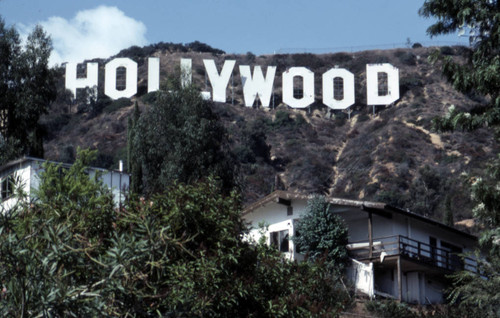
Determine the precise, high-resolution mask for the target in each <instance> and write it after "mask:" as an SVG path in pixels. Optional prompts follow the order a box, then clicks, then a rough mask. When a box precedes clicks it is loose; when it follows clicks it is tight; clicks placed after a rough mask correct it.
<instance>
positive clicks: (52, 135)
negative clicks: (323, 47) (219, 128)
mask: <svg viewBox="0 0 500 318" xmlns="http://www.w3.org/2000/svg"><path fill="white" fill-rule="evenodd" d="M198 47H200V45H199V46H198ZM195 49H196V48H191V49H187V48H186V47H184V46H176V45H173V44H168V45H167V44H161V45H160V44H159V45H153V46H148V47H145V48H138V47H133V48H130V49H128V50H124V51H122V52H120V54H118V56H128V57H130V58H132V59H134V60H136V61H137V62H138V64H139V65H140V66H139V80H138V94H137V95H136V96H135V97H133V98H132V99H119V100H116V101H111V100H109V99H107V98H106V97H101V98H99V99H98V101H97V102H96V103H94V104H90V105H89V104H87V103H86V102H85V100H84V99H79V100H76V101H71V99H70V98H69V95H68V94H67V93H65V91H64V87H63V83H64V77H63V70H60V77H59V89H58V90H59V94H58V99H57V101H56V102H55V103H53V104H52V107H51V110H50V111H49V114H48V115H47V116H45V117H43V119H42V123H43V126H44V127H45V131H46V139H45V153H46V157H47V158H49V159H53V160H61V161H71V160H73V159H74V152H75V149H76V148H77V147H78V146H80V147H84V148H93V149H97V150H98V159H97V161H96V162H95V165H98V166H103V167H108V168H112V167H115V168H116V167H117V162H118V160H119V159H126V145H127V138H126V137H127V119H128V118H129V116H131V114H132V111H133V104H134V102H137V103H138V105H139V108H140V109H141V111H143V110H145V109H146V108H148V107H150V105H152V104H153V103H154V102H155V99H156V94H155V93H149V94H148V93H146V92H147V86H146V85H147V82H146V78H147V63H145V62H144V61H145V60H144V59H145V58H147V57H149V56H158V57H160V58H161V73H160V74H161V76H165V75H167V74H177V72H178V67H179V66H178V65H179V60H180V58H181V57H182V58H191V59H192V60H193V83H194V85H196V86H197V87H199V88H200V89H201V90H210V85H209V84H208V83H207V80H206V78H205V77H206V76H205V70H204V68H203V63H202V59H207V58H208V59H213V60H215V62H216V64H217V65H218V67H219V68H220V67H221V66H222V63H223V61H224V60H227V59H235V60H236V61H237V65H241V64H244V65H262V66H268V65H275V66H277V73H276V74H277V76H276V78H275V85H274V92H273V96H272V99H271V107H270V108H263V107H261V106H259V105H258V103H256V104H255V105H254V106H253V107H245V106H244V101H243V93H242V92H243V89H242V85H241V79H240V76H239V72H237V71H236V70H235V71H234V73H233V74H234V78H233V80H232V81H230V84H229V87H228V90H227V92H228V102H227V103H215V104H214V105H213V111H214V112H215V113H216V114H217V116H218V117H219V118H220V120H221V122H222V123H223V125H224V126H225V128H226V129H227V131H228V132H229V137H230V147H231V150H232V151H233V152H234V154H235V155H236V157H237V159H238V161H239V163H240V168H241V169H240V172H241V174H242V178H241V180H242V181H241V185H242V189H243V199H244V201H245V202H251V201H254V200H256V199H258V198H260V197H262V196H264V195H266V194H268V193H270V192H271V191H273V190H274V189H287V190H289V191H301V192H306V193H320V194H327V195H331V196H336V197H344V198H355V199H364V200H375V201H383V202H386V203H390V204H393V205H395V206H399V207H402V208H407V209H410V210H411V211H413V212H416V213H420V214H423V215H427V216H430V217H433V218H435V219H438V220H444V219H445V215H446V214H447V215H448V222H451V221H450V220H453V219H454V220H455V221H457V220H460V219H464V218H469V217H470V212H467V211H470V209H468V207H470V206H471V202H470V200H469V195H468V190H466V189H467V188H466V186H464V184H463V180H462V179H461V174H462V173H463V172H468V173H472V174H474V173H475V172H479V171H482V170H483V168H484V166H485V163H486V161H487V160H488V159H489V158H492V157H493V155H494V154H495V153H496V151H497V150H498V144H497V143H496V141H495V138H493V136H492V132H491V131H488V130H486V129H478V130H476V131H475V133H474V134H468V133H464V132H462V131H453V132H445V133H441V134H439V135H438V134H436V133H435V132H434V130H433V124H432V123H433V119H434V118H435V117H437V116H443V115H444V114H446V112H447V110H448V108H449V107H450V106H451V105H454V107H456V108H457V109H461V110H468V109H471V108H472V107H476V106H478V105H481V104H483V103H484V102H485V101H484V100H483V99H482V98H481V97H479V96H478V95H476V94H473V93H470V94H463V93H459V92H457V91H455V90H454V89H453V88H452V87H451V86H450V85H449V84H448V83H447V82H446V79H445V78H444V77H443V76H442V75H441V71H440V69H439V68H437V67H436V66H435V65H431V63H430V62H429V56H430V55H431V54H432V53H433V52H434V51H435V50H440V51H441V52H442V53H446V54H447V56H449V57H450V58H452V59H453V60H455V61H457V62H461V61H465V60H466V59H467V57H468V56H469V54H471V51H470V50H469V49H468V48H465V47H441V48H425V47H419V46H414V48H408V49H394V50H384V51H364V52H356V53H334V54H323V55H313V54H276V55H263V56H255V55H254V54H252V53H251V52H249V53H247V54H246V55H232V54H223V53H222V52H219V51H218V50H216V49H210V50H201V52H194V51H193V50H195ZM101 62H103V63H101V64H100V67H101V72H100V73H101V74H103V73H104V72H102V68H103V65H104V62H105V61H101ZM368 63H391V64H392V65H394V66H396V67H397V68H399V70H400V94H401V97H400V99H399V100H398V101H396V102H395V103H393V104H392V105H388V106H385V107H377V108H376V109H375V114H373V112H372V107H368V106H367V105H366V76H365V70H366V64H368ZM291 66H305V67H308V68H309V69H310V70H312V71H313V72H314V73H315V74H316V78H315V82H316V88H317V89H316V102H315V103H314V104H313V105H312V106H310V107H309V108H308V109H306V110H294V109H290V108H289V107H287V106H286V105H284V104H282V102H281V94H282V90H281V76H280V74H281V73H282V72H284V71H285V70H286V69H287V68H288V67H291ZM334 66H339V67H341V68H345V69H347V70H349V71H351V72H352V73H354V74H355V80H356V83H355V91H356V104H355V105H354V106H352V107H351V109H350V113H347V112H344V111H330V110H329V109H328V108H327V107H326V106H324V105H322V103H321V100H320V97H321V96H322V95H321V94H322V92H321V89H320V87H321V83H320V80H321V78H320V76H319V75H318V74H322V73H323V72H325V71H327V70H328V69H330V68H332V67H334ZM102 82H103V81H100V83H102ZM231 85H233V86H231ZM99 91H100V95H99V96H102V95H103V94H102V87H100V88H99ZM446 211H448V212H446ZM449 211H451V213H450V212H449ZM450 215H452V218H451V219H450V218H449V217H450Z"/></svg>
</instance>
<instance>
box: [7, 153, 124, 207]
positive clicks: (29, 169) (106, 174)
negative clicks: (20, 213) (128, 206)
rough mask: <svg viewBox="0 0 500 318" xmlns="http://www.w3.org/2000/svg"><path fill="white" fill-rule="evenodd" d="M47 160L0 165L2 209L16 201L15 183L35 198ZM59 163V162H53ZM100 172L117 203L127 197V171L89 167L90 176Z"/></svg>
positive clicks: (24, 159)
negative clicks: (40, 175) (34, 191)
mask: <svg viewBox="0 0 500 318" xmlns="http://www.w3.org/2000/svg"><path fill="white" fill-rule="evenodd" d="M44 162H46V160H43V159H38V158H32V157H23V158H21V159H17V160H14V161H10V162H8V163H6V164H4V165H3V166H0V211H2V208H3V209H9V208H10V207H12V206H13V205H14V204H15V203H16V200H17V199H16V198H15V197H14V195H13V194H14V193H13V191H14V187H13V184H14V183H17V184H20V185H21V186H22V188H23V191H24V192H25V193H26V194H27V195H28V198H29V199H31V198H33V190H35V189H37V188H38V185H39V182H40V179H39V173H40V171H42V170H43V166H42V165H43V163H44ZM52 163H54V164H59V163H57V162H52ZM70 166H71V165H70V164H61V167H62V168H69V167H70ZM98 172H99V173H100V179H101V180H102V182H103V183H104V184H105V185H106V186H108V187H109V188H110V189H111V191H112V193H113V198H114V201H115V204H117V205H118V204H119V202H122V201H123V200H124V198H125V194H126V193H127V191H128V188H129V181H130V178H129V175H128V174H127V173H124V172H121V171H115V170H106V169H101V168H92V167H90V168H88V173H89V175H90V176H93V175H95V174H96V173H98Z"/></svg>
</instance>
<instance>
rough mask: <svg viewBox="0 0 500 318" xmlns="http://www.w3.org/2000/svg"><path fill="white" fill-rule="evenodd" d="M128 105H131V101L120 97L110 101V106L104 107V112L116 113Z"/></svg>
mask: <svg viewBox="0 0 500 318" xmlns="http://www.w3.org/2000/svg"><path fill="white" fill-rule="evenodd" d="M130 105H132V101H131V100H130V98H126V97H122V98H119V99H117V100H114V101H112V102H111V104H109V105H107V106H106V107H104V112H105V113H112V112H114V111H117V110H118V109H121V108H124V107H128V106H130Z"/></svg>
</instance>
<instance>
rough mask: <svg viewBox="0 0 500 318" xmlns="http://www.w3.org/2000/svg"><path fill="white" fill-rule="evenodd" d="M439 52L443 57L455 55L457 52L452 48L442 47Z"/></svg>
mask: <svg viewBox="0 0 500 318" xmlns="http://www.w3.org/2000/svg"><path fill="white" fill-rule="evenodd" d="M439 51H440V52H441V54H443V55H454V54H455V50H453V48H452V47H449V46H442V47H441V48H440V49H439Z"/></svg>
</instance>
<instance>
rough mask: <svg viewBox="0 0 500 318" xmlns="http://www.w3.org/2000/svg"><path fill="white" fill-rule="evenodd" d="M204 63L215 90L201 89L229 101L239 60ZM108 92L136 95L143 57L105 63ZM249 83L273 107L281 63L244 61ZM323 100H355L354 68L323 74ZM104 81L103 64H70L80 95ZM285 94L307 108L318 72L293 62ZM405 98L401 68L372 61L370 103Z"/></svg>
mask: <svg viewBox="0 0 500 318" xmlns="http://www.w3.org/2000/svg"><path fill="white" fill-rule="evenodd" d="M203 64H204V66H205V71H206V74H207V76H208V80H209V81H210V84H211V86H212V92H206V91H204V92H201V94H202V96H203V97H204V98H205V99H212V100H213V101H214V102H222V103H225V102H226V91H227V87H228V84H229V80H230V79H231V76H232V74H233V70H234V67H235V64H236V61H235V60H226V61H224V65H223V66H222V70H221V71H220V72H219V71H218V70H217V66H216V65H215V61H214V60H210V59H204V60H203ZM180 67H181V84H182V85H183V86H186V85H189V84H191V81H192V60H191V59H181V60H180ZM119 68H124V69H125V70H126V72H125V88H124V89H118V88H117V85H116V78H117V70H118V69H119ZM104 70H105V77H104V78H105V80H104V93H105V94H106V95H107V96H109V97H110V98H111V99H118V98H122V97H126V98H130V97H132V96H134V95H135V94H136V93H137V63H136V62H134V61H133V60H131V59H129V58H115V59H113V60H111V61H110V62H108V63H106V65H105V68H104ZM239 72H240V77H241V81H242V87H243V97H244V101H245V106H247V107H252V106H253V104H254V102H255V100H256V98H257V97H258V98H259V100H260V102H261V104H262V106H263V107H269V103H270V100H271V95H272V92H273V86H274V79H275V75H276V66H268V67H267V70H266V74H265V75H264V73H263V72H262V68H261V67H260V66H254V68H253V73H252V70H251V67H250V66H249V65H239ZM381 73H385V75H386V76H387V78H386V80H387V83H386V84H387V90H384V92H382V93H379V88H378V86H379V85H378V84H379V76H380V74H381ZM296 77H300V78H301V79H302V84H301V85H302V87H301V88H300V89H301V90H302V92H303V93H302V96H300V97H297V96H294V88H296V87H294V80H295V78H296ZM339 79H340V80H341V83H342V84H341V85H340V89H341V91H340V92H339V91H338V89H334V82H339ZM322 80H323V82H322V84H323V86H322V91H323V96H322V101H323V104H325V105H326V106H327V107H329V108H331V109H347V108H348V107H350V106H351V105H353V104H354V102H355V98H354V95H355V93H354V74H353V73H351V72H349V71H348V70H346V69H343V68H337V67H335V68H331V69H329V70H328V71H326V72H325V73H323V74H322ZM97 81H98V64H97V63H87V74H86V77H84V78H78V77H77V64H76V63H67V64H66V89H69V90H70V91H71V92H72V93H73V96H74V97H75V98H76V91H77V89H79V88H86V87H90V88H94V89H95V88H96V87H97ZM282 86H283V87H282V93H283V96H282V100H283V103H285V104H286V105H288V106H290V107H292V108H306V107H308V106H310V105H311V104H313V103H314V99H315V94H314V89H315V88H314V73H313V72H312V71H310V70H309V69H307V68H306V67H290V68H288V69H287V70H286V71H285V72H283V74H282ZM159 88H160V59H159V58H158V57H150V58H148V92H154V91H157V90H158V89H159ZM398 99H399V70H398V69H397V68H396V67H394V66H392V65H391V64H388V63H383V64H367V65H366V100H367V104H368V105H389V104H391V103H393V102H395V101H396V100H398Z"/></svg>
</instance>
